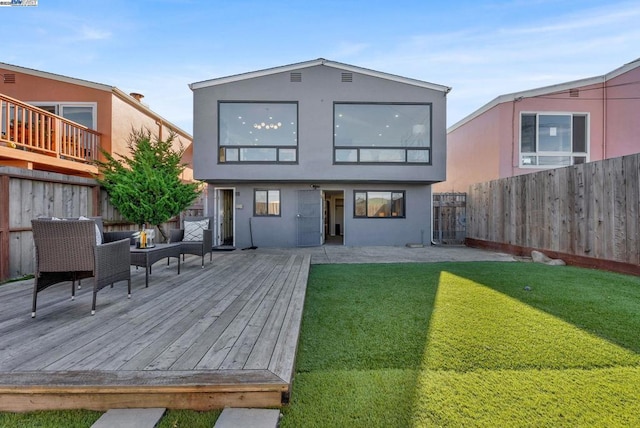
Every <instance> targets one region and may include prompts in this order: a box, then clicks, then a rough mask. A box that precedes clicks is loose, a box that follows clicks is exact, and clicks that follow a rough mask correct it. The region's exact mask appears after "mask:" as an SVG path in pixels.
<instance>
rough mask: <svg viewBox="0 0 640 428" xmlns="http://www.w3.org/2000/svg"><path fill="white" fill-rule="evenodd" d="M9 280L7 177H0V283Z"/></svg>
mask: <svg viewBox="0 0 640 428" xmlns="http://www.w3.org/2000/svg"><path fill="white" fill-rule="evenodd" d="M8 278H9V176H7V175H0V281H4V280H5V279H8Z"/></svg>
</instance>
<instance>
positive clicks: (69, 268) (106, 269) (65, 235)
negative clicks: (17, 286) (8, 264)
mask: <svg viewBox="0 0 640 428" xmlns="http://www.w3.org/2000/svg"><path fill="white" fill-rule="evenodd" d="M95 224H96V223H95V222H94V221H93V220H64V221H58V220H45V219H38V220H31V225H32V228H33V241H34V244H35V250H36V251H35V252H36V272H35V280H34V286H33V306H32V311H31V317H35V316H36V301H37V297H38V293H39V292H40V291H42V290H44V289H46V288H48V287H50V286H52V285H54V284H57V283H60V282H65V281H71V299H72V300H73V299H74V298H75V282H76V280H80V279H82V278H89V277H93V278H94V284H93V302H92V305H91V315H93V314H95V311H96V295H97V293H98V291H100V290H101V289H102V288H104V287H106V286H107V285H113V283H115V282H118V281H127V284H128V297H131V267H130V261H131V254H130V252H129V245H130V240H129V239H122V240H119V241H115V242H109V243H106V244H101V245H98V244H97V243H96V230H95Z"/></svg>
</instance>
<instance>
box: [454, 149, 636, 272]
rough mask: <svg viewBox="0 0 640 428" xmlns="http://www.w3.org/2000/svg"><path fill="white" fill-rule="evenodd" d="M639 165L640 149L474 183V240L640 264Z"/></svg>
mask: <svg viewBox="0 0 640 428" xmlns="http://www.w3.org/2000/svg"><path fill="white" fill-rule="evenodd" d="M639 168H640V154H635V155H629V156H624V157H620V158H613V159H606V160H602V161H598V162H591V163H587V164H582V165H574V166H570V167H565V168H559V169H554V170H548V171H541V172H536V173H532V174H526V175H520V176H516V177H509V178H504V179H500V180H494V181H491V182H487V183H477V184H474V185H472V186H471V187H470V189H469V194H468V197H467V216H468V218H469V221H468V227H467V238H468V242H469V243H470V244H471V245H475V244H478V243H482V242H483V241H484V243H485V244H487V245H486V246H489V247H493V248H503V249H509V247H511V248H512V249H514V248H519V249H521V250H523V251H524V250H527V251H528V250H530V249H538V250H541V251H545V250H547V251H550V252H554V253H557V254H562V255H574V256H577V257H582V258H585V259H587V258H591V259H598V260H606V261H611V262H619V263H623V264H628V265H640V243H639V241H640V240H639V239H638V238H639V236H638V235H639V234H640V224H639V219H638V215H639V214H640V172H639V171H638V169H639ZM489 244H494V245H489ZM514 252H517V251H514Z"/></svg>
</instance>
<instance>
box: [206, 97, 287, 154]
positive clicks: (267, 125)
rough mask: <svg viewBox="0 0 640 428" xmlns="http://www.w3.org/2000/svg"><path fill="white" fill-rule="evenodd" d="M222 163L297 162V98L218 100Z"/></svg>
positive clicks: (219, 141) (219, 143) (219, 142)
mask: <svg viewBox="0 0 640 428" xmlns="http://www.w3.org/2000/svg"><path fill="white" fill-rule="evenodd" d="M218 149H219V153H218V162H219V163H282V164H296V163H298V103H297V102H244V101H242V102H240V101H220V102H218Z"/></svg>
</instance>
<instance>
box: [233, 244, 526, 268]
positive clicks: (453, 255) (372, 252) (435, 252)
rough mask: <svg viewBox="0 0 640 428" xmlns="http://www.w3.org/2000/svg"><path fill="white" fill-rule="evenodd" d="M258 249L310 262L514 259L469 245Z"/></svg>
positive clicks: (331, 246)
mask: <svg viewBox="0 0 640 428" xmlns="http://www.w3.org/2000/svg"><path fill="white" fill-rule="evenodd" d="M244 251H256V252H260V253H271V254H272V253H276V254H281V253H287V254H311V264H328V263H426V262H472V261H499V262H512V261H515V260H516V259H515V258H514V257H513V256H512V255H509V254H504V253H496V252H493V251H487V250H481V249H478V248H469V247H465V246H461V245H460V246H458V245H446V246H444V245H443V246H436V245H427V246H424V247H418V248H413V247H347V246H344V245H323V246H322V247H309V248H262V247H258V249H256V250H244Z"/></svg>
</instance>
